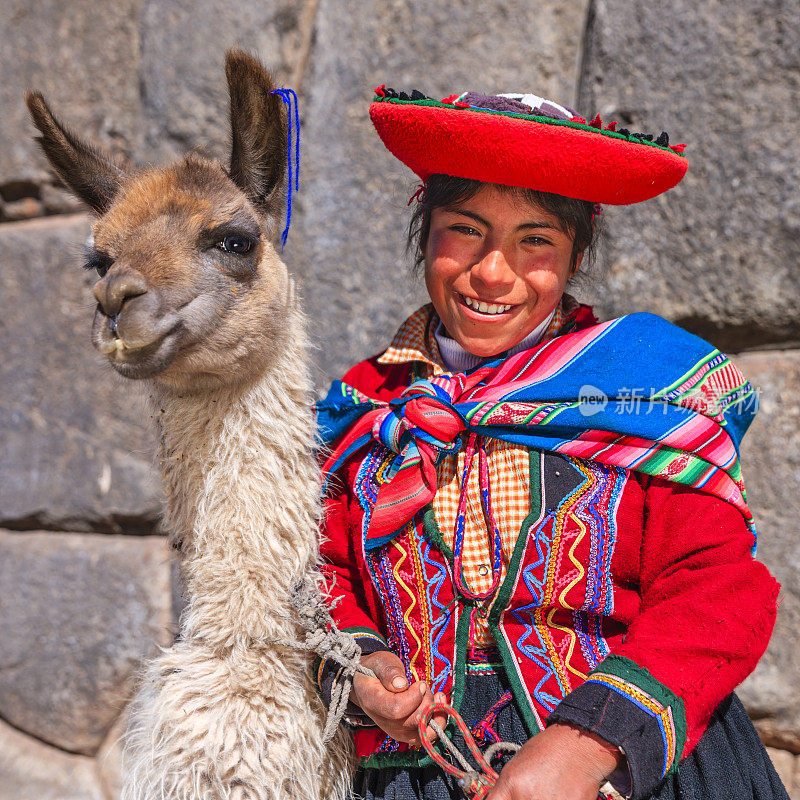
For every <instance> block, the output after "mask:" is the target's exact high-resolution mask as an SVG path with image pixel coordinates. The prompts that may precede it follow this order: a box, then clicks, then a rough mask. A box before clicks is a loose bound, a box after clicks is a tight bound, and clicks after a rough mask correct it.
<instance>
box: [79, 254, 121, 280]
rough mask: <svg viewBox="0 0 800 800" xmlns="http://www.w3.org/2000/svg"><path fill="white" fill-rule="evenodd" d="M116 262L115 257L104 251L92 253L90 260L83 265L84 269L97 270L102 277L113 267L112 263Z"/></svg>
mask: <svg viewBox="0 0 800 800" xmlns="http://www.w3.org/2000/svg"><path fill="white" fill-rule="evenodd" d="M113 263H114V259H113V258H111V257H110V256H107V255H105V254H104V253H92V255H91V256H90V257H89V260H88V261H87V262H86V263H85V264H84V265H83V268H84V269H88V270H92V269H93V270H95V271H96V272H97V274H98V275H99V276H100V277H101V278H102V277H104V276H105V274H106V273H107V272H108V270H109V269H110V268H111V265H112V264H113Z"/></svg>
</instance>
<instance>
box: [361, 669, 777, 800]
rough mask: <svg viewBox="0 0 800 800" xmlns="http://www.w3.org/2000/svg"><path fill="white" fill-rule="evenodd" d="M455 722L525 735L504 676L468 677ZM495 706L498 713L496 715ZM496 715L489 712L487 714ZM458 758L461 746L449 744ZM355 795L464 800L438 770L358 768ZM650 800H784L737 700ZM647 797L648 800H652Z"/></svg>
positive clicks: (723, 707) (369, 799) (508, 736)
mask: <svg viewBox="0 0 800 800" xmlns="http://www.w3.org/2000/svg"><path fill="white" fill-rule="evenodd" d="M466 681H467V682H466V687H465V693H464V703H463V705H462V709H461V715H462V716H463V717H464V721H465V722H466V723H467V725H468V726H469V727H470V728H472V727H473V726H474V725H476V724H477V723H478V722H480V721H484V722H486V720H487V714H488V726H487V725H485V727H488V728H489V730H487V736H488V738H487V741H485V742H483V743H481V747H485V746H486V745H487V744H489V743H490V742H491V741H492V738H491V737H492V736H493V735H494V734H496V736H497V737H499V738H500V739H502V740H503V741H510V742H516V743H517V744H522V743H523V742H524V741H526V740H527V738H528V735H527V733H526V731H525V727H524V725H523V722H522V718H521V716H520V714H519V712H518V711H517V708H516V706H515V704H514V702H513V701H510V702H505V703H503V702H502V700H503V698H504V696H505V698H506V699H507V698H508V695H506V694H505V693H506V692H507V691H508V690H509V687H508V686H507V684H506V680H505V675H504V673H503V672H502V670H499V669H497V670H495V671H491V672H487V671H484V672H483V673H482V674H468V675H467V678H466ZM498 703H499V704H500V708H499V709H498V708H497V706H498ZM492 709H494V713H492ZM453 741H454V743H455V744H456V745H457V746H458V748H459V750H460V751H461V752H462V753H465V754H466V753H467V749H466V748H465V747H464V744H463V740H462V739H460V737H453ZM354 794H355V797H357V798H364V800H413V799H414V798H419V799H420V800H463V797H464V795H463V794H462V792H461V789H460V788H459V787H458V785H457V784H456V783H455V780H454V779H453V778H452V777H451V776H450V775H448V774H446V773H445V772H444V771H443V770H441V769H439V767H437V766H430V767H418V768H410V769H404V768H398V767H391V768H387V769H362V770H359V772H358V773H357V774H356V777H355V783H354ZM650 798H652V800H789V795H788V794H787V793H786V789H785V788H784V787H783V784H782V783H781V781H780V778H778V775H777V773H776V772H775V768H774V767H773V766H772V762H771V761H770V760H769V756H768V755H767V752H766V750H765V749H764V746H763V745H762V744H761V741H760V739H759V738H758V734H757V733H756V731H755V728H754V727H753V724H752V723H751V722H750V719H749V717H748V716H747V712H746V711H745V710H744V707H743V706H742V704H741V702H740V701H739V699H738V698H737V697H736V695H735V694H731V695H730V696H729V697H727V698H726V699H725V700H724V701H723V702H722V703H721V704H720V706H719V708H718V709H717V711H716V713H715V714H714V716H713V718H712V720H711V722H710V724H709V726H708V728H707V729H706V732H705V733H704V734H703V736H702V738H701V739H700V741H699V742H698V744H697V747H695V749H694V750H693V751H692V753H691V754H690V755H689V756H688V757H687V758H685V759H684V760H683V761H682V762H681V764H680V768H679V769H678V772H677V774H673V775H671V776H669V777H668V778H667V779H666V780H665V781H664V782H663V783H662V784H661V785H660V786H659V787H658V790H657V791H656V792H655V793H654V794H652V795H650ZM650 798H648V800H650Z"/></svg>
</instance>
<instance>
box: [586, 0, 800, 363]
mask: <svg viewBox="0 0 800 800" xmlns="http://www.w3.org/2000/svg"><path fill="white" fill-rule="evenodd" d="M592 8H593V14H592V17H591V19H590V22H589V25H588V28H587V35H586V50H585V53H584V58H583V62H582V74H581V84H580V85H581V91H580V96H579V101H578V106H577V108H578V109H579V110H580V111H581V113H583V114H587V115H588V114H594V113H595V112H599V113H600V114H601V116H602V117H603V119H604V121H606V122H610V121H611V120H618V121H619V123H620V127H626V128H629V129H630V130H632V131H644V132H651V133H654V134H656V135H658V134H659V133H660V132H661V131H662V130H665V131H667V132H668V133H669V135H670V139H671V141H672V142H673V143H675V142H686V143H688V148H687V150H686V156H687V157H688V159H689V171H688V173H687V175H686V177H685V178H684V180H683V182H682V183H681V184H679V186H678V187H677V188H675V189H673V190H671V191H670V192H668V193H667V194H666V195H662V196H661V197H659V198H656V199H654V200H650V201H647V202H645V203H642V204H639V205H637V206H634V207H629V208H622V209H611V208H607V209H606V213H605V215H604V216H605V217H607V229H608V233H607V236H606V237H605V240H604V245H603V248H602V258H601V261H603V262H604V263H605V265H606V267H607V276H606V278H605V279H604V280H603V281H602V282H600V283H599V284H598V285H596V286H595V287H593V288H592V289H591V290H589V291H586V292H584V293H583V296H585V297H587V298H588V299H592V300H594V301H596V302H597V305H598V308H599V310H600V311H601V312H602V314H603V315H604V316H606V317H614V316H619V315H620V314H623V313H627V312H630V311H643V310H649V311H654V312H656V313H659V314H661V315H663V316H665V317H667V318H668V319H671V320H673V321H674V322H677V323H678V324H680V325H683V326H684V327H686V328H688V329H690V330H692V331H694V332H696V333H698V334H700V335H701V336H704V337H705V338H707V339H710V340H711V341H713V342H714V343H715V344H716V345H717V346H718V347H720V348H721V349H723V350H729V351H732V352H736V351H739V350H742V349H744V348H746V347H756V346H760V345H761V344H763V343H767V342H778V341H787V340H797V339H800V317H798V315H797V312H796V308H797V304H798V302H800V271H798V269H797V263H798V261H800V223H798V220H799V219H800V195H798V193H797V190H796V187H797V185H798V184H799V183H800V121H798V117H797V115H796V114H792V113H787V109H792V108H795V107H796V106H797V101H798V97H799V95H798V83H797V77H796V76H797V74H798V71H800V26H798V25H797V24H796V23H797V19H796V17H797V9H796V7H793V6H792V5H791V4H786V3H779V4H777V5H776V4H775V3H773V2H771V0H753V2H743V1H742V0H734V1H733V2H731V1H730V0H709V2H704V3H697V2H693V1H692V0H676V2H673V3H670V6H669V13H665V12H664V8H663V7H662V6H660V5H658V4H656V3H631V2H628V1H627V0H597V1H596V2H594V3H593V4H592Z"/></svg>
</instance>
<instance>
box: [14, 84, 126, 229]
mask: <svg viewBox="0 0 800 800" xmlns="http://www.w3.org/2000/svg"><path fill="white" fill-rule="evenodd" d="M25 102H26V103H27V105H28V110H29V111H30V114H31V118H32V119H33V124H34V125H35V126H36V127H37V128H38V129H39V131H40V132H41V134H42V135H41V136H37V137H36V141H38V142H39V144H40V145H41V146H42V150H44V154H45V156H47V160H48V161H49V162H50V164H51V165H52V167H53V169H54V170H55V171H56V173H57V174H58V177H59V178H61V180H63V181H64V183H65V184H66V185H67V186H68V187H69V188H70V189H71V190H72V192H73V193H74V194H75V195H76V196H77V197H78V198H80V199H81V200H83V201H84V202H85V203H86V204H87V205H88V206H89V207H90V208H92V209H93V210H94V211H96V212H97V213H98V214H102V213H104V212H105V211H106V210H108V207H109V206H110V205H111V202H112V200H113V199H114V195H116V193H117V191H118V190H119V186H120V183H121V181H122V179H123V178H124V177H125V170H123V169H122V167H120V166H119V165H118V164H115V163H114V161H113V160H112V159H111V157H110V156H108V155H106V154H105V153H103V152H102V151H101V150H100V149H98V148H96V147H94V146H93V145H90V144H88V143H86V142H83V141H81V140H80V139H79V138H78V137H77V136H75V134H74V133H72V132H71V131H70V130H68V129H67V128H65V127H64V126H63V125H62V124H61V123H60V122H59V121H58V120H57V119H56V118H55V117H54V116H53V112H52V111H51V110H50V108H49V106H48V105H47V103H46V102H45V100H44V97H42V95H41V93H40V92H27V93H26V94H25Z"/></svg>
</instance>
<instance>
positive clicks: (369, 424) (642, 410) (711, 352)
mask: <svg viewBox="0 0 800 800" xmlns="http://www.w3.org/2000/svg"><path fill="white" fill-rule="evenodd" d="M757 407H758V403H757V396H756V393H755V392H754V390H753V388H752V386H751V385H750V383H749V382H748V380H747V379H746V378H745V377H744V375H742V373H741V372H740V371H739V370H738V368H737V367H736V366H734V364H733V363H732V362H731V361H730V360H729V359H728V358H727V357H726V356H725V355H723V354H722V353H720V352H719V350H717V349H716V348H714V347H713V346H712V345H711V344H709V343H708V342H706V341H704V340H703V339H700V338H699V337H697V336H694V335H693V334H690V333H688V332H686V331H684V330H683V329H681V328H679V327H677V326H675V325H673V324H672V323H670V322H668V321H667V320H665V319H662V318H661V317H658V316H655V315H653V314H646V313H638V314H630V315H628V316H624V317H620V318H619V319H615V320H611V321H609V322H604V323H601V324H599V325H594V326H592V327H589V328H585V329H583V330H580V331H576V332H574V333H568V334H564V335H562V336H557V337H555V338H553V339H550V340H548V341H545V342H542V343H540V344H538V345H536V346H535V347H532V348H530V349H529V350H523V351H522V352H520V353H517V354H516V355H513V356H510V357H508V358H504V359H503V358H498V359H496V360H493V361H490V362H489V363H486V364H482V365H480V366H478V367H477V368H475V369H474V370H472V371H470V372H467V373H465V374H456V375H449V374H446V375H441V376H439V377H435V378H431V379H430V380H418V381H416V382H414V383H412V384H411V385H410V386H409V387H408V388H407V389H405V390H404V391H403V393H402V394H401V395H400V396H399V397H398V398H396V399H394V400H391V401H390V402H388V403H386V402H380V401H377V400H374V399H372V398H369V397H367V396H366V395H364V394H362V393H360V392H359V391H357V390H356V389H355V388H353V387H352V386H348V385H347V384H344V383H342V382H341V381H336V382H334V384H333V385H332V386H331V389H330V391H329V392H328V395H327V396H326V397H325V399H324V400H322V401H321V402H320V403H319V404H318V405H317V421H318V425H319V430H320V435H321V437H322V439H323V440H324V441H325V442H327V443H329V444H331V443H334V442H335V443H336V444H335V446H334V447H333V451H332V453H331V455H330V457H329V458H328V459H327V461H326V462H325V465H324V467H323V469H324V471H325V473H326V474H328V475H331V474H333V473H334V472H335V471H336V470H338V469H339V468H340V467H342V466H343V465H344V464H345V463H346V462H347V461H348V460H349V459H351V458H354V457H356V456H358V455H359V454H363V453H364V452H365V451H366V450H367V449H368V448H387V449H388V450H389V451H391V452H392V453H394V454H395V457H394V459H393V461H392V462H391V464H390V466H389V468H388V470H386V474H385V475H384V482H383V483H382V484H381V486H380V488H379V490H378V492H377V496H376V499H375V505H374V507H373V508H372V510H371V515H370V518H369V526H368V530H367V535H366V542H365V546H366V547H367V549H373V548H375V547H378V546H380V545H381V544H384V543H385V542H387V541H390V540H391V539H392V538H393V537H394V536H395V535H396V533H397V532H398V531H399V530H401V529H402V528H403V526H404V525H405V524H406V523H407V522H408V521H409V520H410V519H411V518H412V517H413V516H414V515H415V514H416V513H417V512H418V511H420V510H421V509H422V508H424V507H425V505H426V504H427V503H429V502H430V501H431V499H432V498H433V496H434V494H435V493H436V488H437V475H436V467H437V465H438V463H439V462H440V461H441V459H442V458H444V456H445V455H446V454H448V453H452V452H455V451H457V450H458V449H459V448H460V447H462V446H463V444H464V442H465V441H473V442H474V440H475V438H476V437H492V438H495V439H502V440H504V441H507V442H513V443H516V444H520V445H524V446H525V447H533V448H538V449H541V450H549V451H553V452H556V453H561V454H563V455H567V456H576V457H578V458H582V459H588V460H592V461H597V462H599V463H601V464H605V465H612V466H617V467H623V468H625V469H630V470H636V471H638V472H643V473H646V474H647V475H653V476H658V477H661V478H666V479H667V480H670V481H675V482H676V483H680V484H684V485H686V486H692V487H694V488H696V489H699V490H702V491H704V492H708V493H710V494H713V495H715V496H717V497H719V498H721V499H722V500H725V501H726V502H729V503H732V504H733V505H734V506H735V507H736V508H737V509H739V511H741V513H742V515H743V516H744V518H745V520H746V522H747V524H748V526H749V527H750V529H751V530H752V532H753V534H754V536H755V526H754V524H753V517H752V514H751V513H750V509H749V508H748V506H747V501H746V493H745V487H744V483H743V481H742V475H741V467H740V463H739V444H740V442H741V439H742V437H743V436H744V433H745V432H746V430H747V428H748V426H749V425H750V423H751V422H752V420H753V418H754V416H755V414H756V411H757ZM482 488H483V487H482ZM486 491H488V487H486Z"/></svg>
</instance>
